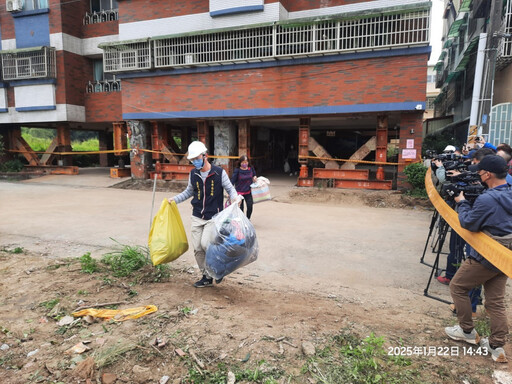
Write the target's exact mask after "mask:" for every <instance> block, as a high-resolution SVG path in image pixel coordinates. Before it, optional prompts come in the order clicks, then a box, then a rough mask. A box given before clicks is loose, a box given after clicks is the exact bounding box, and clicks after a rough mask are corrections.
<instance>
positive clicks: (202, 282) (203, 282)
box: [194, 275, 213, 288]
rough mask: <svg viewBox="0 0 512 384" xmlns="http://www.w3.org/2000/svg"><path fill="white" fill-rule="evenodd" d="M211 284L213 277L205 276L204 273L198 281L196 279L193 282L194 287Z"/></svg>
mask: <svg viewBox="0 0 512 384" xmlns="http://www.w3.org/2000/svg"><path fill="white" fill-rule="evenodd" d="M212 284H213V278H211V277H206V275H203V278H202V279H201V280H199V281H196V282H195V283H194V287H196V288H204V287H210V286H211V285H212Z"/></svg>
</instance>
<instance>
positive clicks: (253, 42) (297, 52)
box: [102, 10, 430, 72]
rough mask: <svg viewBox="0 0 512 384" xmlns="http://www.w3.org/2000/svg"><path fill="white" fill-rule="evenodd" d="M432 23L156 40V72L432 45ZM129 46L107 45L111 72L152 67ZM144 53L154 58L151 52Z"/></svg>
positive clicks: (403, 20)
mask: <svg viewBox="0 0 512 384" xmlns="http://www.w3.org/2000/svg"><path fill="white" fill-rule="evenodd" d="M429 23H430V11H429V10H424V11H415V12H409V13H404V14H393V15H379V16H375V17H368V18H362V19H357V20H336V19H332V20H322V21H314V22H308V23H306V22H304V21H302V22H300V21H297V22H296V23H293V24H292V23H281V24H269V25H264V26H261V25H260V26H257V27H254V28H250V27H248V28H245V29H239V30H222V31H212V32H209V33H197V34H187V35H181V36H166V37H161V38H154V39H151V41H152V44H153V47H152V48H153V56H154V66H155V68H164V67H179V66H197V65H219V64H231V63H240V62H252V61H263V60H276V59H283V58H300V57H305V56H311V55H325V54H332V53H340V52H347V51H357V50H368V49H390V48H398V47H403V46H410V45H416V44H428V42H429V28H430V26H429ZM139 44H141V43H139ZM144 44H145V45H144V47H145V48H146V47H149V42H145V43H144ZM125 46H126V47H128V46H131V45H130V44H127V43H124V44H123V43H115V44H105V45H104V46H102V48H103V49H104V62H105V72H115V71H121V70H135V69H145V68H147V67H141V65H140V63H139V62H138V61H137V60H138V58H137V57H138V56H140V55H141V51H140V49H139V50H137V53H128V52H127V53H124V54H122V56H123V58H121V53H120V52H118V51H120V50H121V48H120V47H125ZM145 48H144V49H145ZM124 49H126V50H128V48H124ZM131 49H134V48H133V47H132V48H131ZM144 55H145V56H149V53H144ZM121 61H122V62H123V63H122V64H121V63H120V62H121ZM148 62H150V60H148Z"/></svg>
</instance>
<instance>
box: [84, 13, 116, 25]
mask: <svg viewBox="0 0 512 384" xmlns="http://www.w3.org/2000/svg"><path fill="white" fill-rule="evenodd" d="M114 20H119V10H117V9H104V10H101V11H98V12H96V11H94V12H90V13H89V12H87V13H86V14H85V17H84V25H87V24H97V23H105V22H107V21H114Z"/></svg>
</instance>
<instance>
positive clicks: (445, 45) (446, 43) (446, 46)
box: [443, 39, 453, 48]
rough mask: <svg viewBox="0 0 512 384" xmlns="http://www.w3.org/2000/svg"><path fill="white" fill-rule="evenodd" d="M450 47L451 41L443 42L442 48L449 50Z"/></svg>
mask: <svg viewBox="0 0 512 384" xmlns="http://www.w3.org/2000/svg"><path fill="white" fill-rule="evenodd" d="M452 45H453V40H452V39H448V40H446V41H445V42H444V44H443V48H450V47H451V46H452Z"/></svg>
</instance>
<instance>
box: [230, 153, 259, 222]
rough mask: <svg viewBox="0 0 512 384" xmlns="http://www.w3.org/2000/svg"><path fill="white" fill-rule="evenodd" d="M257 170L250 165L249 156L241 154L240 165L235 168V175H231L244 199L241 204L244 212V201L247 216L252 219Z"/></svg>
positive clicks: (233, 182) (232, 181)
mask: <svg viewBox="0 0 512 384" xmlns="http://www.w3.org/2000/svg"><path fill="white" fill-rule="evenodd" d="M256 180H257V178H256V171H255V170H254V168H253V167H251V166H250V165H249V158H248V157H247V156H246V155H242V156H240V160H239V166H238V168H235V171H234V172H233V176H232V177H231V183H232V184H233V185H234V186H235V189H236V191H237V193H238V194H239V195H242V196H243V198H244V200H242V204H241V205H240V209H241V210H242V212H243V211H244V201H246V202H247V218H248V219H250V218H251V215H252V206H253V201H252V195H251V184H252V183H255V182H256Z"/></svg>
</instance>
